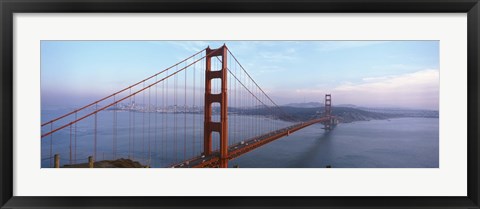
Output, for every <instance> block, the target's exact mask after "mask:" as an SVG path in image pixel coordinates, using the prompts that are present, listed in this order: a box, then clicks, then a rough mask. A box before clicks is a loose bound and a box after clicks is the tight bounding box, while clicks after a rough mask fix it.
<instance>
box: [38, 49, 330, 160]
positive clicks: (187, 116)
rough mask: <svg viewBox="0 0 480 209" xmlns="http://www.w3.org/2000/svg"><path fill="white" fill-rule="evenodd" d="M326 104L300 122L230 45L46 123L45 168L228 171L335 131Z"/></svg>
mask: <svg viewBox="0 0 480 209" xmlns="http://www.w3.org/2000/svg"><path fill="white" fill-rule="evenodd" d="M324 104H325V107H324V110H323V112H320V111H318V112H317V113H316V114H314V115H312V116H311V117H310V118H309V119H307V120H301V119H298V118H297V117H295V116H294V115H291V114H288V113H287V112H285V111H284V110H282V108H281V107H280V106H279V105H277V104H276V103H275V102H274V101H273V100H272V99H271V98H270V97H269V96H268V94H267V93H266V92H265V91H264V90H263V89H262V88H261V87H260V86H259V85H258V84H257V82H255V80H254V79H253V78H252V77H251V76H250V74H249V73H248V72H247V71H246V70H245V68H244V67H243V66H242V65H241V64H240V62H239V61H238V59H237V58H236V57H235V56H234V55H233V53H232V52H231V51H230V50H229V49H228V48H227V46H226V45H223V46H222V47H219V48H217V49H210V47H207V48H205V49H203V50H201V51H199V52H197V53H195V54H193V55H191V56H189V57H187V58H186V59H183V60H182V61H180V62H178V63H176V64H174V65H172V66H170V67H168V68H167V69H164V70H162V71H160V72H158V73H156V74H154V75H152V76H150V77H147V78H145V79H143V80H141V81H139V82H137V83H135V84H133V85H130V86H128V87H126V88H124V89H121V90H119V91H116V92H115V93H113V94H111V95H109V96H106V97H104V98H101V99H99V100H96V101H94V102H91V103H90V104H87V105H85V106H83V107H79V108H76V109H74V110H72V111H70V112H68V113H66V114H63V115H61V116H58V117H56V118H53V119H50V120H49V121H47V122H44V123H42V124H41V128H42V133H41V140H42V165H44V164H46V165H47V166H48V167H53V166H54V165H55V166H56V167H58V166H59V165H58V163H56V162H58V161H59V160H60V159H61V160H62V162H64V164H77V163H83V162H85V161H86V159H89V158H90V160H91V159H95V160H99V159H112V160H114V159H119V158H125V159H131V160H136V161H140V162H142V163H143V164H146V165H148V166H150V165H156V166H155V167H173V168H191V167H195V168H199V167H220V168H226V167H228V161H229V160H232V159H234V158H237V157H239V156H242V155H244V154H246V153H248V152H250V151H252V150H254V149H257V148H259V147H261V146H263V145H266V144H268V143H270V142H272V141H274V140H276V139H279V138H281V137H284V136H288V135H290V134H291V133H293V132H295V131H298V130H301V129H303V128H305V127H308V126H310V125H312V124H316V123H322V124H323V125H324V129H325V130H326V131H329V130H331V129H332V128H333V125H334V124H335V123H336V118H335V116H333V115H332V102H331V95H330V94H326V95H325V103H324ZM202 113H203V114H202ZM42 167H43V166H42Z"/></svg>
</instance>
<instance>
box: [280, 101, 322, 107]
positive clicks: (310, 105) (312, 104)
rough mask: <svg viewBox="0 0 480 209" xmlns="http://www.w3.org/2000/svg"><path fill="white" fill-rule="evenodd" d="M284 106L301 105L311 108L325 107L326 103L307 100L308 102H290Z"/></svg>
mask: <svg viewBox="0 0 480 209" xmlns="http://www.w3.org/2000/svg"><path fill="white" fill-rule="evenodd" d="M283 106H287V107H300V108H311V107H323V106H324V104H323V103H320V102H306V103H290V104H286V105H283Z"/></svg>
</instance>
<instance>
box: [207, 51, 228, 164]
mask: <svg viewBox="0 0 480 209" xmlns="http://www.w3.org/2000/svg"><path fill="white" fill-rule="evenodd" d="M227 53H228V49H227V46H225V45H223V46H222V47H220V48H218V49H210V47H208V48H207V50H206V54H207V55H206V57H205V60H206V62H205V64H206V67H205V71H206V72H205V113H204V114H205V120H204V129H205V130H204V133H203V134H204V137H203V138H204V142H203V146H204V147H203V154H204V155H211V154H212V133H213V132H217V133H219V135H220V162H219V167H220V168H227V167H228V118H227V116H228V112H227V101H228V100H227V71H228V69H227V55H228V54H227ZM219 56H221V57H222V59H221V60H222V68H221V69H220V70H217V69H215V70H214V71H212V58H213V57H219ZM212 79H220V80H221V83H222V85H221V86H222V87H221V92H220V93H218V94H212ZM215 102H217V103H219V104H220V121H219V122H213V121H212V103H215Z"/></svg>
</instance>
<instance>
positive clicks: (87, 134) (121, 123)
mask: <svg viewBox="0 0 480 209" xmlns="http://www.w3.org/2000/svg"><path fill="white" fill-rule="evenodd" d="M57 115H58V112H57V111H43V114H42V121H47V120H49V119H51V118H53V117H55V116H57ZM112 116H113V113H112V112H108V111H107V112H104V113H102V114H99V115H98V118H97V127H96V129H97V135H96V137H97V152H96V153H97V157H96V159H97V160H103V159H112V158H114V157H113V153H112V150H113V148H112V147H113V139H115V140H116V142H117V154H116V156H115V158H120V157H123V158H129V157H130V158H133V159H134V160H136V161H140V162H141V163H143V164H150V165H151V166H152V167H166V166H169V165H171V164H172V163H174V162H181V161H183V160H184V159H189V158H191V157H193V156H198V155H200V153H201V149H202V146H203V114H183V113H182V114H177V115H175V114H171V113H170V114H163V113H132V112H117V116H116V117H117V121H118V122H117V124H116V126H113V125H112V124H113V123H112V121H113V117H112ZM132 121H133V122H132ZM271 122H274V123H275V124H276V125H277V126H278V127H285V126H288V125H290V124H291V123H288V122H284V121H275V120H272V119H269V118H264V117H259V116H256V117H251V116H238V115H230V116H229V125H230V128H229V136H230V139H229V140H230V142H231V143H236V142H239V141H241V140H242V139H246V138H248V137H253V136H255V135H256V133H263V132H265V131H268V130H270V129H272V128H273V127H263V128H261V127H260V125H259V124H262V123H269V124H270V123H271ZM438 122H439V121H438V119H437V118H435V119H432V118H398V119H390V120H373V121H362V122H354V123H345V124H339V125H337V126H336V127H335V129H334V130H333V131H330V132H324V130H323V129H322V128H323V125H320V124H316V125H312V126H310V127H307V128H305V129H302V130H300V131H298V132H295V133H294V134H291V135H290V136H288V137H283V138H281V139H278V140H276V141H274V142H271V143H269V144H267V145H265V146H263V147H261V148H258V149H256V150H254V151H251V152H249V153H247V154H245V155H243V156H241V157H240V158H237V159H234V160H232V161H230V163H229V166H234V165H239V166H240V167H241V168H319V167H321V168H324V167H325V166H327V165H331V166H332V167H342V168H387V167H394V168H413V167H415V168H416V167H423V168H425V167H428V168H431V167H434V168H435V167H438V166H439V163H438V158H439V151H438V146H439V141H438V138H439V137H438V133H439V129H438ZM93 124H94V120H93V119H91V118H89V119H87V120H85V121H83V122H81V123H79V124H78V125H77V127H74V126H72V127H71V128H70V127H68V128H66V129H63V130H61V131H59V132H57V133H55V134H54V135H53V136H52V137H51V138H50V137H45V138H43V139H42V148H41V149H42V150H41V151H42V163H41V164H42V167H50V166H51V163H52V159H50V148H51V149H52V153H53V154H56V153H58V154H60V156H61V164H62V165H63V164H69V162H70V142H72V147H73V144H74V141H75V138H76V141H77V149H76V154H75V150H74V149H73V148H72V162H73V163H84V162H86V159H87V157H88V156H91V155H93V153H94V151H93V150H94V137H95V136H94V134H93V130H94V128H95V127H94V125H93ZM174 124H176V127H177V128H174V127H175V126H174ZM235 124H236V125H235ZM53 128H55V125H54V126H53ZM75 128H76V131H75ZM49 129H50V127H44V128H43V131H48V130H49ZM114 130H115V131H114ZM185 130H186V134H185ZM71 132H72V133H74V134H73V135H71V134H70V133H71ZM75 133H76V134H75ZM160 133H161V134H160ZM50 140H52V141H50ZM218 145H219V143H218V136H216V135H214V136H213V147H214V149H215V147H218ZM184 150H186V151H187V152H184ZM75 160H76V161H75Z"/></svg>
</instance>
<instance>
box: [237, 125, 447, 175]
mask: <svg viewBox="0 0 480 209" xmlns="http://www.w3.org/2000/svg"><path fill="white" fill-rule="evenodd" d="M438 122H439V121H438V118H434V119H432V118H398V119H390V120H374V121H362V122H354V123H346V124H339V125H337V126H336V127H335V129H334V130H333V131H331V132H328V133H325V132H324V131H323V129H322V125H318V124H317V125H312V126H310V127H307V128H305V129H303V130H301V131H298V132H295V133H294V134H292V135H290V136H288V137H284V138H282V139H279V140H277V141H274V142H272V143H270V144H268V145H266V146H264V147H262V148H260V149H258V150H254V151H252V152H250V153H248V154H246V155H244V156H242V157H241V158H238V159H235V160H233V161H230V165H234V164H238V165H239V166H240V167H251V168H318V167H325V166H327V165H331V166H332V167H337V168H438V167H439V162H438V159H439V147H438V146H439V140H438V139H439V136H438V133H439V129H438Z"/></svg>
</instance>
